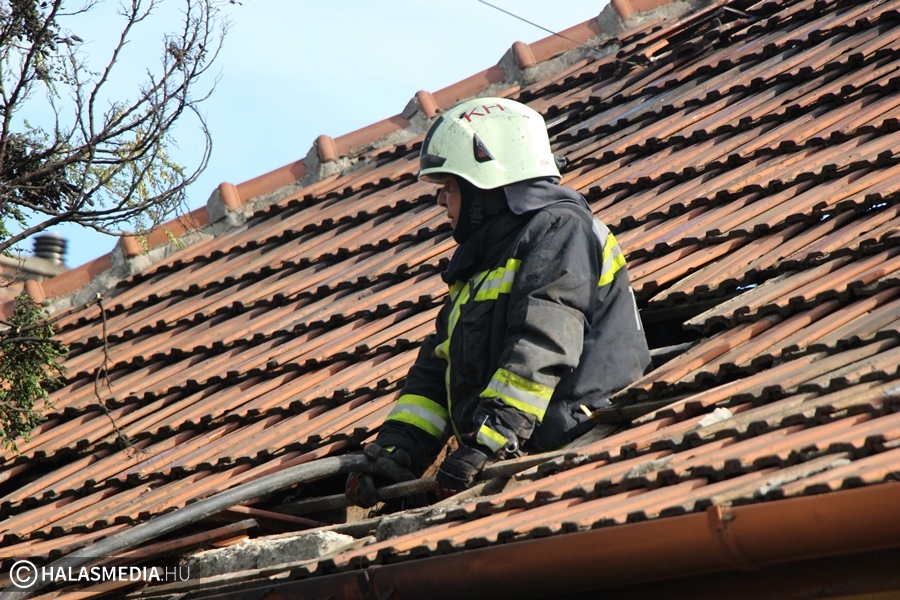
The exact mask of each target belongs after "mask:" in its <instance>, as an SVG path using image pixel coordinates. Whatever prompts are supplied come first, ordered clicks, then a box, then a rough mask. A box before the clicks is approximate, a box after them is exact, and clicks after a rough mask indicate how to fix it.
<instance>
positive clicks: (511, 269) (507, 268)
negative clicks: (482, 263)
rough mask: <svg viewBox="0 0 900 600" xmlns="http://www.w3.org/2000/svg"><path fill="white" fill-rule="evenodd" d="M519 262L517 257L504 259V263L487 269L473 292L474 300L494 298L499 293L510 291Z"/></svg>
mask: <svg viewBox="0 0 900 600" xmlns="http://www.w3.org/2000/svg"><path fill="white" fill-rule="evenodd" d="M521 262H522V261H520V260H519V259H517V258H510V259H509V260H507V261H506V265H504V266H502V267H500V268H498V269H494V270H493V271H489V272H488V273H487V277H485V279H484V283H483V284H482V285H481V287H479V288H478V291H477V292H476V293H475V301H476V302H482V301H484V300H496V299H497V298H498V297H499V296H500V294H508V293H510V292H511V291H512V286H513V282H514V281H515V280H516V272H518V270H519V265H520V264H521Z"/></svg>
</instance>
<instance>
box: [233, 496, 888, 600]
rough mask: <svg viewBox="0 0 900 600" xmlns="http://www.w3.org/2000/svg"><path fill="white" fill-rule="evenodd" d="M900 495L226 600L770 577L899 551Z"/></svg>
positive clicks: (660, 527)
mask: <svg viewBox="0 0 900 600" xmlns="http://www.w3.org/2000/svg"><path fill="white" fill-rule="evenodd" d="M897 494H898V488H897V486H896V485H895V484H893V483H883V484H879V485H873V486H867V487H863V488H857V489H850V490H843V491H839V492H832V493H828V494H823V495H813V496H803V497H799V498H790V499H784V500H777V501H772V502H763V503H760V504H750V505H744V506H738V507H731V508H729V507H723V506H716V505H714V506H711V507H709V508H708V509H707V510H706V511H704V512H698V513H691V514H687V515H682V516H675V517H667V518H658V519H654V520H650V521H643V522H638V523H631V524H626V525H621V526H613V527H604V528H599V529H593V530H590V531H584V532H578V533H572V534H568V535H556V536H551V537H546V538H539V539H533V540H527V541H523V542H517V543H510V544H499V545H493V546H490V547H486V548H481V549H476V550H467V551H466V552H460V553H454V554H448V555H443V556H437V557H431V558H427V559H422V560H411V561H406V562H402V563H397V564H388V565H374V566H370V567H368V568H366V569H363V570H353V571H346V572H342V573H336V574H333V575H326V576H321V577H311V578H309V579H304V580H300V581H293V582H285V583H281V584H277V585H269V586H265V587H258V588H255V589H252V590H245V591H243V592H235V591H231V592H229V593H228V597H229V598H246V599H249V598H259V597H262V596H263V595H265V594H269V593H272V592H277V593H278V597H282V598H320V597H322V598H324V597H340V598H345V599H347V600H355V599H359V600H365V599H368V598H398V599H402V598H424V597H427V598H429V600H441V599H447V600H451V599H456V598H467V599H468V600H478V599H485V600H496V599H497V598H523V599H524V598H549V597H558V596H559V595H560V594H561V593H565V594H573V593H588V592H592V591H599V590H606V589H610V588H623V587H627V586H630V585H640V584H646V583H649V582H653V581H665V580H671V579H683V578H685V577H692V576H697V575H703V574H709V573H717V572H728V571H740V570H764V569H765V568H767V567H772V566H776V565H783V564H786V563H792V562H798V561H805V560H811V559H819V558H825V557H834V556H843V555H852V554H858V553H864V552H873V551H879V550H885V549H889V548H900V504H898V503H897V502H896V499H897ZM870 581H871V584H872V585H876V584H878V585H882V583H879V582H878V581H877V580H876V579H871V580H870ZM864 587H865V586H864ZM718 591H719V592H721V590H718ZM857 591H865V590H857ZM223 597H224V596H223Z"/></svg>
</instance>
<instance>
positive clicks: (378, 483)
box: [344, 443, 412, 508]
mask: <svg viewBox="0 0 900 600" xmlns="http://www.w3.org/2000/svg"><path fill="white" fill-rule="evenodd" d="M363 456H365V457H366V458H368V459H369V460H371V461H372V462H374V461H376V460H378V459H379V458H388V459H390V460H392V461H394V462H395V463H397V464H398V465H400V466H401V467H403V468H404V469H409V465H410V459H409V455H408V454H407V453H406V452H404V451H403V450H401V449H400V448H391V449H385V448H382V447H381V446H379V445H378V444H376V443H371V444H367V445H366V447H365V448H363ZM410 477H411V478H412V476H410ZM390 483H392V482H390V481H388V480H386V479H384V478H381V477H377V476H375V477H373V476H372V475H370V474H369V473H357V472H353V473H350V475H348V476H347V483H346V486H345V488H344V493H345V494H346V496H347V499H348V500H350V502H352V503H353V504H355V505H356V506H359V507H360V508H372V507H373V506H375V505H376V504H377V503H378V487H382V486H385V485H389V484H390Z"/></svg>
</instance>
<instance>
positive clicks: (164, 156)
mask: <svg viewBox="0 0 900 600" xmlns="http://www.w3.org/2000/svg"><path fill="white" fill-rule="evenodd" d="M224 3H233V2H226V0H126V1H125V2H123V4H122V5H121V8H120V11H119V13H118V14H119V15H120V17H121V19H122V20H121V29H120V30H119V33H118V35H117V36H116V37H117V40H116V41H115V42H114V43H113V45H112V47H111V49H109V51H108V53H107V54H106V56H105V58H102V59H101V58H100V57H97V56H92V57H90V58H91V60H90V63H91V64H101V65H102V67H101V68H99V69H98V70H97V71H91V69H90V68H89V67H88V58H87V57H86V56H85V55H84V53H83V52H82V46H81V41H82V40H81V38H80V37H78V36H77V35H76V34H74V33H71V32H70V31H69V30H68V29H66V19H67V18H68V17H69V16H70V15H72V14H84V13H89V12H90V11H92V10H94V9H96V8H97V7H98V5H99V4H100V2H95V1H94V0H89V1H88V2H86V3H84V4H81V5H80V7H79V8H76V9H75V10H73V11H68V10H64V0H52V1H42V0H0V102H2V103H3V105H2V106H0V118H2V125H0V213H2V214H3V217H4V221H3V224H2V225H0V252H3V251H6V250H7V249H9V248H10V247H12V246H13V245H15V244H16V243H17V242H18V241H21V240H22V239H24V238H25V237H28V236H29V235H33V234H34V233H37V232H39V231H42V230H44V229H47V228H48V227H51V226H53V225H56V224H58V223H62V222H73V223H79V224H81V225H84V226H86V227H90V228H92V229H95V230H97V231H101V232H104V233H111V234H116V235H122V234H123V233H125V232H126V231H129V230H130V231H137V232H139V233H140V232H143V231H146V230H148V229H149V228H150V227H152V226H153V225H156V224H158V223H160V222H162V221H164V220H165V219H167V218H168V217H169V216H170V215H172V214H173V213H175V212H176V211H177V210H178V209H179V208H180V207H184V202H185V197H186V196H185V188H186V187H187V186H188V185H190V183H192V182H193V181H194V180H195V179H196V178H197V177H198V176H199V175H200V173H201V172H202V171H203V169H204V168H205V167H206V165H207V163H208V160H209V156H210V152H211V149H212V139H211V136H210V133H209V130H208V128H207V126H206V122H205V118H204V116H203V113H202V112H201V111H200V110H199V106H200V104H201V103H202V102H204V101H205V100H206V99H208V98H209V96H210V94H211V93H212V91H213V90H214V88H215V84H216V82H217V81H216V79H215V78H213V79H212V80H211V81H208V80H207V72H208V71H209V69H210V68H211V66H212V64H213V63H214V61H215V60H216V58H217V56H218V53H219V50H220V49H221V45H222V42H223V40H224V36H225V33H226V31H227V27H228V23H227V19H225V18H224V17H223V14H222V11H221V6H222V4H224ZM174 5H180V6H181V19H180V23H179V25H178V28H177V30H174V31H169V32H164V33H163V35H162V36H161V45H160V47H159V57H158V62H157V63H156V65H155V66H150V67H148V68H147V70H146V79H145V81H144V83H143V84H141V85H139V86H138V87H137V88H136V90H135V94H134V96H133V97H132V98H130V99H126V100H122V99H120V98H119V97H116V98H109V97H108V96H107V94H106V89H107V88H108V87H109V85H110V84H111V83H112V81H113V80H114V79H116V77H117V74H120V71H121V70H122V64H123V63H122V57H123V55H124V54H123V53H124V50H125V49H126V47H127V46H128V44H129V43H130V41H131V40H132V39H133V37H134V35H135V33H136V32H137V31H138V30H139V29H140V28H143V27H150V26H151V25H152V23H153V22H154V21H153V20H152V19H151V18H150V17H151V16H155V14H156V12H157V11H159V10H161V9H164V8H166V9H170V8H172V7H173V6H174ZM167 14H168V13H167ZM38 94H43V96H44V97H45V99H46V104H47V106H48V108H50V109H51V110H52V111H53V115H54V117H53V118H52V119H51V122H50V123H48V124H47V125H46V126H43V127H42V126H40V125H32V124H29V123H28V122H25V121H23V120H22V119H21V118H20V117H19V116H18V115H19V114H20V113H22V111H23V109H24V104H25V102H24V101H25V99H26V98H28V99H32V98H34V99H36V98H37V97H38ZM101 105H103V106H104V107H103V108H101ZM187 117H189V118H190V121H192V122H193V123H194V125H195V126H196V128H197V131H198V132H199V133H200V135H201V139H202V141H203V148H202V150H201V151H200V152H199V155H198V156H197V157H196V160H195V162H194V164H193V165H192V166H191V167H190V168H186V167H185V166H183V165H181V164H179V163H178V162H176V161H175V160H174V159H173V158H172V156H171V154H170V149H171V148H172V147H173V146H174V141H173V134H174V128H175V126H176V124H178V125H179V126H180V127H181V126H183V125H184V123H183V121H184V120H185V118H187ZM29 214H30V215H45V216H46V218H44V219H37V222H35V221H34V219H33V217H32V220H31V221H28V220H27V218H28V215H29ZM13 225H17V229H18V230H17V231H15V232H14V231H13V230H11V229H10V227H11V226H13Z"/></svg>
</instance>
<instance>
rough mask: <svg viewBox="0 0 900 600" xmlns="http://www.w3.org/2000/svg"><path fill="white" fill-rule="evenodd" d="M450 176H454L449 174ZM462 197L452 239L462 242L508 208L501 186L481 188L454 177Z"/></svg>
mask: <svg viewBox="0 0 900 600" xmlns="http://www.w3.org/2000/svg"><path fill="white" fill-rule="evenodd" d="M451 177H454V176H453V175H451ZM456 181H457V183H459V191H460V195H461V197H462V202H461V203H460V204H461V206H460V210H459V219H458V220H457V222H456V228H455V229H454V230H453V239H455V240H456V241H457V242H458V243H460V244H463V243H465V242H466V241H468V240H469V239H470V238H471V237H472V236H473V235H474V234H475V232H476V231H478V230H479V229H480V228H481V226H482V225H484V224H485V223H486V222H488V221H490V220H491V219H493V218H494V217H496V216H497V215H499V214H500V213H502V212H504V211H507V210H509V208H508V205H507V202H506V195H505V194H504V192H503V188H497V189H495V190H483V189H481V188H477V187H475V186H474V185H472V184H471V183H469V182H468V181H466V180H465V179H463V178H462V177H456Z"/></svg>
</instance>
